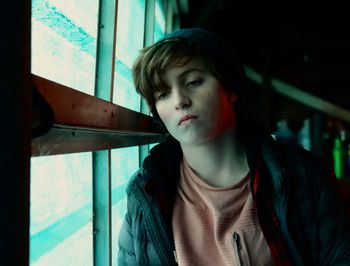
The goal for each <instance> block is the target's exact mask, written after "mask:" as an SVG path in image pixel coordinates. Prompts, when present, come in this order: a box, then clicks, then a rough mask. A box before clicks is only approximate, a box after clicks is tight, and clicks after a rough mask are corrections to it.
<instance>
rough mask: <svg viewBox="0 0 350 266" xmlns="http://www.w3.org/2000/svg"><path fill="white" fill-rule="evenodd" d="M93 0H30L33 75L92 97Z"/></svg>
mask: <svg viewBox="0 0 350 266" xmlns="http://www.w3.org/2000/svg"><path fill="white" fill-rule="evenodd" d="M98 2H99V1H96V0H32V72H33V73H34V74H36V75H39V76H42V77H44V78H47V79H50V80H53V81H55V82H58V83H61V84H63V85H66V86H68V87H71V88H74V89H77V90H80V91H83V92H85V93H88V94H90V95H93V94H94V82H95V65H96V64H95V61H96V36H97V20H98Z"/></svg>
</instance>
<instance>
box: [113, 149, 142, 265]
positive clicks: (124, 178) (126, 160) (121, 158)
mask: <svg viewBox="0 0 350 266" xmlns="http://www.w3.org/2000/svg"><path fill="white" fill-rule="evenodd" d="M138 168H139V147H137V146H135V147H128V148H121V149H115V150H112V161H111V171H112V181H111V182H112V250H113V253H112V261H113V263H112V265H115V266H117V265H118V264H117V259H118V257H117V254H118V236H119V231H120V227H121V225H122V222H123V219H124V215H125V213H126V193H125V189H126V186H127V183H128V181H129V179H130V178H131V176H132V175H133V174H134V173H135V172H136V171H137V169H138Z"/></svg>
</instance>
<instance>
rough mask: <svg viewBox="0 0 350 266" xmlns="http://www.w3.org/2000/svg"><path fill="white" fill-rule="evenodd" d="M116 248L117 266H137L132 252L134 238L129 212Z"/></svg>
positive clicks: (133, 251)
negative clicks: (117, 248)
mask: <svg viewBox="0 0 350 266" xmlns="http://www.w3.org/2000/svg"><path fill="white" fill-rule="evenodd" d="M118 246H119V250H118V266H126V265H137V262H136V256H135V250H134V236H133V233H132V220H131V218H130V213H129V212H127V213H126V215H125V218H124V221H123V224H122V227H121V230H120V232H119V240H118Z"/></svg>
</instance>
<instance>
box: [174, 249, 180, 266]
mask: <svg viewBox="0 0 350 266" xmlns="http://www.w3.org/2000/svg"><path fill="white" fill-rule="evenodd" d="M173 253H174V259H175V261H176V263H179V262H178V261H177V254H176V250H174V251H173Z"/></svg>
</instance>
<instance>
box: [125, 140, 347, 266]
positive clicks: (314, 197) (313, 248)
mask: <svg viewBox="0 0 350 266" xmlns="http://www.w3.org/2000/svg"><path fill="white" fill-rule="evenodd" d="M253 146H254V147H248V161H249V164H250V166H251V167H254V165H253V164H254V158H255V157H256V155H261V157H262V158H263V163H264V165H265V166H266V169H267V170H268V171H267V172H268V174H267V175H268V178H269V183H270V184H271V190H270V191H266V193H271V198H272V199H273V201H274V202H273V204H274V209H275V212H276V214H277V216H278V219H279V221H280V223H281V231H282V233H283V236H284V238H285V239H286V241H287V243H288V248H289V249H290V254H291V255H292V259H293V261H294V265H297V266H302V265H307V266H309V265H310V266H311V265H312V266H314V265H350V222H349V220H348V217H346V214H345V210H344V206H343V205H342V203H341V201H340V200H339V199H338V197H337V196H336V195H335V194H336V193H335V190H334V189H333V188H334V187H333V186H332V184H331V178H330V176H331V175H332V174H331V172H329V171H328V170H327V169H326V168H325V167H324V166H323V164H322V163H320V161H319V160H318V159H317V158H315V157H314V156H313V155H312V154H311V153H309V152H307V151H305V150H303V149H301V148H297V147H288V146H285V145H277V143H276V142H275V141H274V140H273V139H271V138H270V139H269V138H267V139H263V140H259V144H258V145H256V144H255V145H253ZM181 157H182V153H181V149H180V146H179V144H178V143H177V142H176V141H175V140H173V139H171V140H169V141H166V142H165V143H162V144H159V145H157V146H156V147H154V148H153V149H152V150H151V154H150V155H149V156H148V157H147V158H146V159H145V161H144V163H143V166H142V167H141V168H140V169H139V171H138V172H137V173H136V174H135V175H134V176H133V178H132V179H131V181H130V184H129V186H128V188H127V195H128V206H127V213H126V216H125V220H124V223H123V226H122V229H121V232H120V236H119V254H118V259H119V264H118V265H119V266H123V265H161V266H165V265H177V263H176V259H175V255H174V254H175V253H174V250H175V248H174V240H173V236H172V233H171V210H172V204H173V201H172V200H173V199H174V195H175V191H176V184H177V180H178V177H179V163H180V159H181ZM256 204H257V205H259V202H256ZM203 255H205V254H204V253H203Z"/></svg>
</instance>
